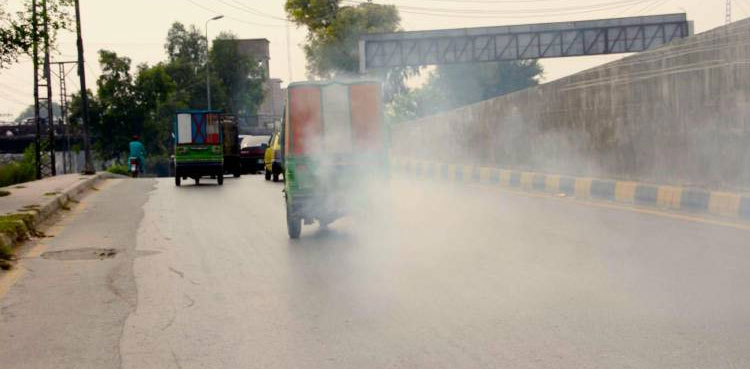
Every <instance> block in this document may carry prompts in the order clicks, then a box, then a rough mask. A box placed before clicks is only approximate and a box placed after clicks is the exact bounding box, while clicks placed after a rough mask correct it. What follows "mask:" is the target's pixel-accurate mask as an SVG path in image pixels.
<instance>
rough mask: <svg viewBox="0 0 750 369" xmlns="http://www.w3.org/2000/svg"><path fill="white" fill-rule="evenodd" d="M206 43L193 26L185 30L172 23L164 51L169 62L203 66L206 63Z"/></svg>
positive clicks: (198, 30)
mask: <svg viewBox="0 0 750 369" xmlns="http://www.w3.org/2000/svg"><path fill="white" fill-rule="evenodd" d="M207 47H208V42H207V40H206V38H205V37H204V36H203V34H202V33H201V31H200V29H198V27H196V26H195V25H191V26H190V27H189V28H186V27H185V25H184V24H182V23H180V22H174V23H172V27H170V28H169V31H168V32H167V42H166V43H165V44H164V49H165V51H166V52H167V56H168V57H169V62H174V61H178V60H179V61H182V62H185V63H188V64H192V65H196V66H197V65H203V64H204V63H205V62H206V48H207Z"/></svg>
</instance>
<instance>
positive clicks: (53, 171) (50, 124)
mask: <svg viewBox="0 0 750 369" xmlns="http://www.w3.org/2000/svg"><path fill="white" fill-rule="evenodd" d="M42 11H43V12H44V79H45V80H46V83H47V129H48V130H49V133H48V136H49V173H50V175H52V176H55V175H57V168H56V165H55V116H54V114H52V78H51V77H52V73H51V71H50V63H49V62H50V57H49V13H48V12H47V0H42Z"/></svg>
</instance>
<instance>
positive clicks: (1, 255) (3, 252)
mask: <svg viewBox="0 0 750 369" xmlns="http://www.w3.org/2000/svg"><path fill="white" fill-rule="evenodd" d="M12 258H13V248H12V247H10V245H0V261H2V260H10V259H12ZM4 270H7V269H4Z"/></svg>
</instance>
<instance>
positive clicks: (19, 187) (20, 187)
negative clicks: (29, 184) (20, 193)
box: [15, 186, 26, 190]
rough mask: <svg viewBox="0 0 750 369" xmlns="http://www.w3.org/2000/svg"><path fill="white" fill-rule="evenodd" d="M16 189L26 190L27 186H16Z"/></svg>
mask: <svg viewBox="0 0 750 369" xmlns="http://www.w3.org/2000/svg"><path fill="white" fill-rule="evenodd" d="M15 188H17V189H19V190H20V189H22V188H26V186H16V187H15Z"/></svg>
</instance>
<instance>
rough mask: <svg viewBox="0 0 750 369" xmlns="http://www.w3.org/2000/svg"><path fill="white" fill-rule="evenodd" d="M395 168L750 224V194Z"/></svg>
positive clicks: (426, 166) (421, 165)
mask: <svg viewBox="0 0 750 369" xmlns="http://www.w3.org/2000/svg"><path fill="white" fill-rule="evenodd" d="M392 164H393V169H394V173H395V174H399V175H405V176H408V177H412V178H417V179H426V180H434V181H439V182H444V183H466V184H478V185H487V186H500V187H506V188H513V189H518V190H522V191H528V192H546V193H551V194H564V195H566V196H571V197H576V198H581V199H587V200H599V201H609V202H616V203H620V204H629V205H639V206H649V207H654V208H660V209H668V210H676V211H683V212H690V213H705V214H711V215H716V216H721V217H729V218H735V219H745V220H750V194H739V193H731V192H720V191H708V190H705V189H700V188H691V187H681V186H666V185H655V184H649V183H642V182H632V181H618V180H611V179H601V178H587V177H573V176H564V175H552V174H544V173H536V172H524V171H515V170H505V169H499V168H490V167H478V166H471V165H458V164H447V163H437V162H430V161H423V160H413V159H404V158H393V161H392Z"/></svg>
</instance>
